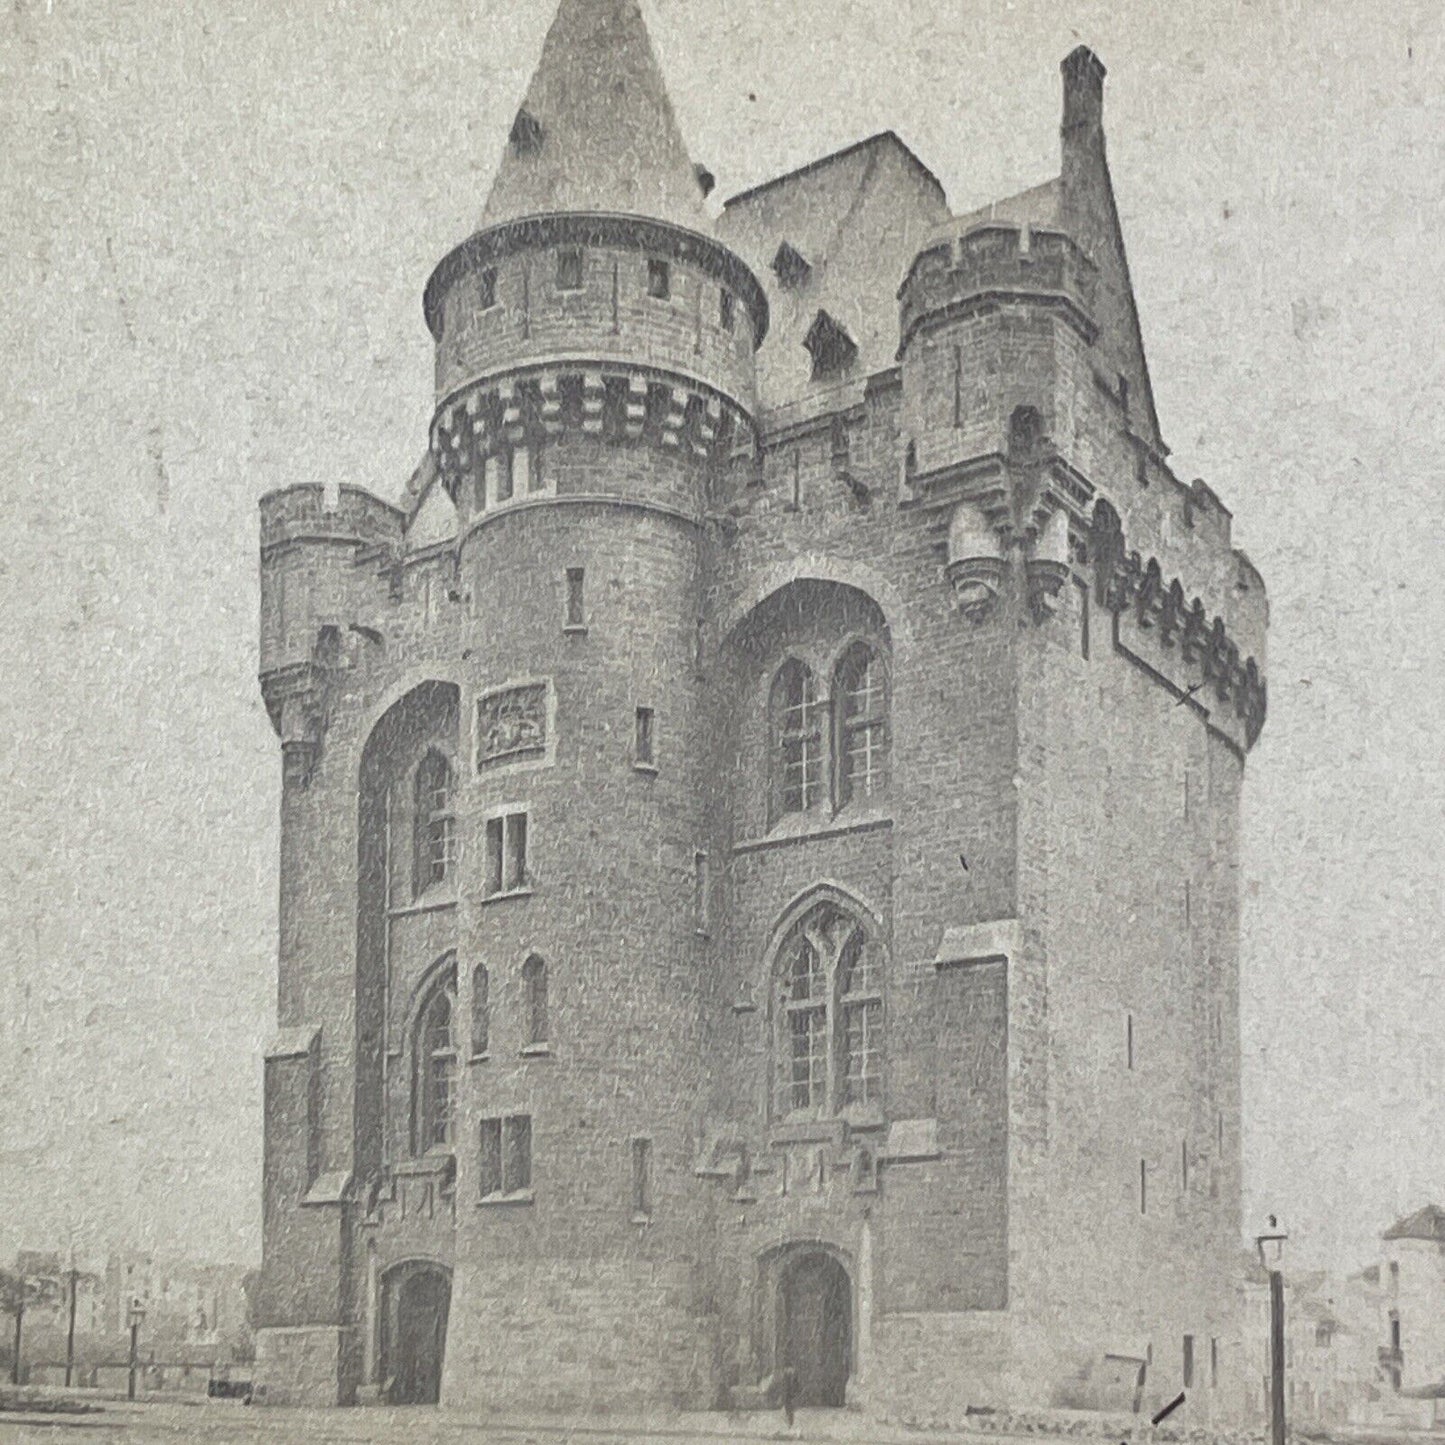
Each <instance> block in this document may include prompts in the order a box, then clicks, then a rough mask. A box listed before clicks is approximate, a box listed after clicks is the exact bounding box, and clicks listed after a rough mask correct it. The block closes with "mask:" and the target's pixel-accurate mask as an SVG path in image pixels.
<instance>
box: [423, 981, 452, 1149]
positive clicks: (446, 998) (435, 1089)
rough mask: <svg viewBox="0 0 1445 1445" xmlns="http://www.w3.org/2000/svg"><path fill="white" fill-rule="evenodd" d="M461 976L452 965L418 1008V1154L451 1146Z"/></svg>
mask: <svg viewBox="0 0 1445 1445" xmlns="http://www.w3.org/2000/svg"><path fill="white" fill-rule="evenodd" d="M456 994H457V976H456V970H455V969H448V970H447V971H446V972H445V973H444V974H443V975H442V976H441V977H440V978H439V979H438V980H437V981H436V983H435V984H433V985H432V989H431V992H430V993H429V994H428V995H427V997H426V999H425V1001H424V1002H423V1003H422V1006H421V1008H420V1009H419V1010H418V1011H417V1017H416V1025H415V1028H414V1030H413V1033H412V1076H413V1093H412V1097H413V1116H412V1148H413V1151H414V1152H415V1153H417V1154H425V1153H427V1151H428V1150H431V1149H450V1148H451V1147H452V1140H453V1124H454V1115H455V1108H456V1068H457V1050H456V1040H455V1037H454V1036H453V1033H452V1028H453V1021H454V1020H453V1016H454V1014H455V1012H456Z"/></svg>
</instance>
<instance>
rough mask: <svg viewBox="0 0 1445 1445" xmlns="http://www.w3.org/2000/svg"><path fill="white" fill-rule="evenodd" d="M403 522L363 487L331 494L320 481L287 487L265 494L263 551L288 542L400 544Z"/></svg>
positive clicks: (394, 509) (264, 553)
mask: <svg viewBox="0 0 1445 1445" xmlns="http://www.w3.org/2000/svg"><path fill="white" fill-rule="evenodd" d="M405 521H406V518H405V514H404V513H403V512H402V511H401V510H400V509H399V508H397V507H394V506H392V505H391V503H390V502H384V501H382V499H381V498H380V497H378V496H375V495H374V494H373V493H371V492H368V491H365V490H363V489H362V488H361V487H350V486H343V487H340V488H338V489H337V491H336V492H335V494H334V496H333V497H332V498H331V499H328V497H327V493H326V488H325V487H323V486H322V485H321V484H320V483H319V482H309V483H303V484H301V485H299V486H295V487H283V488H280V489H278V490H277V491H274V492H267V493H266V495H265V496H264V497H262V498H261V556H262V559H263V561H264V560H265V558H266V556H267V554H268V553H270V552H272V551H274V550H275V549H276V548H277V547H280V546H283V545H284V544H286V543H290V542H321V543H353V544H356V545H358V546H365V545H368V544H372V545H378V544H379V545H388V546H389V545H394V544H395V545H399V544H400V542H401V536H402V528H403V526H404V524H405Z"/></svg>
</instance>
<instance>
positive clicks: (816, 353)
mask: <svg viewBox="0 0 1445 1445" xmlns="http://www.w3.org/2000/svg"><path fill="white" fill-rule="evenodd" d="M803 345H804V346H806V347H807V348H808V352H809V354H810V355H811V356H812V358H813V380H814V381H827V380H830V379H831V378H833V377H835V376H841V375H842V374H843V373H844V372H845V371H847V370H848V368H849V367H850V366H852V365H853V362H854V361H855V360H856V359H857V356H858V344H857V343H856V342H855V341H854V340H853V338H852V337H851V336H849V335H848V332H847V330H846V328H844V327H843V326H841V325H839V323H838V322H836V321H835V320H834V319H833V318H832V317H831V316H829V315H828V313H827V312H826V311H820V312H819V313H818V315H817V318H816V319H815V320H814V322H813V324H812V326H810V327H809V328H808V334H807V336H806V337H804V338H803Z"/></svg>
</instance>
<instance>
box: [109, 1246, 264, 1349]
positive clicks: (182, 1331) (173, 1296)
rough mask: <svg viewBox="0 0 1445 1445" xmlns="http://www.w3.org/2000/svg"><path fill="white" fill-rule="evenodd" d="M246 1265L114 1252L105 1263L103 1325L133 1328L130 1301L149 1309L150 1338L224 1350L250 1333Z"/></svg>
mask: <svg viewBox="0 0 1445 1445" xmlns="http://www.w3.org/2000/svg"><path fill="white" fill-rule="evenodd" d="M244 1273H245V1272H244V1270H242V1269H240V1268H239V1267H237V1266H235V1265H217V1264H204V1263H196V1262H193V1261H187V1260H180V1259H175V1258H166V1257H165V1256H159V1255H154V1254H149V1253H142V1252H131V1251H126V1252H120V1253H116V1254H112V1255H111V1256H110V1258H109V1260H108V1261H107V1263H106V1268H105V1305H104V1329H105V1331H106V1332H107V1333H108V1334H110V1335H114V1336H120V1335H124V1333H125V1332H126V1330H127V1329H128V1328H129V1324H128V1321H129V1315H130V1307H131V1303H132V1301H139V1302H140V1304H141V1305H142V1306H143V1307H144V1309H145V1323H144V1326H143V1328H144V1331H145V1336H146V1339H147V1341H148V1342H151V1343H152V1344H155V1345H159V1346H160V1347H162V1348H164V1347H167V1346H178V1345H191V1346H196V1347H198V1348H200V1349H202V1350H205V1349H210V1350H220V1349H221V1348H222V1346H230V1345H234V1344H235V1342H236V1341H237V1340H238V1339H240V1338H244V1337H245V1335H246V1332H247V1323H246V1295H245V1290H244V1287H243V1283H242V1281H243V1278H244Z"/></svg>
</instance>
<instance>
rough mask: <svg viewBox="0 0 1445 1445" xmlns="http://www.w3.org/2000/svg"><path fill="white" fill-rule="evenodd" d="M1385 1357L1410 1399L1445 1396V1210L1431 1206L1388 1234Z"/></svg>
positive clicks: (1395, 1385)
mask: <svg viewBox="0 0 1445 1445" xmlns="http://www.w3.org/2000/svg"><path fill="white" fill-rule="evenodd" d="M1380 1295H1381V1304H1382V1310H1383V1314H1382V1318H1381V1319H1380V1321H1379V1324H1380V1341H1379V1359H1380V1363H1381V1365H1382V1366H1383V1367H1384V1369H1385V1371H1386V1372H1387V1375H1388V1378H1389V1384H1390V1386H1391V1388H1392V1389H1393V1390H1394V1391H1395V1392H1396V1393H1398V1394H1399V1395H1401V1396H1403V1397H1405V1398H1406V1399H1411V1398H1414V1399H1434V1398H1438V1397H1441V1396H1445V1209H1441V1208H1440V1206H1439V1205H1437V1204H1427V1205H1426V1206H1425V1207H1424V1208H1423V1209H1417V1210H1416V1211H1415V1212H1414V1213H1413V1214H1409V1215H1406V1216H1405V1218H1403V1219H1400V1220H1397V1221H1396V1222H1395V1223H1394V1224H1392V1225H1391V1226H1390V1228H1389V1229H1387V1230H1386V1231H1385V1233H1384V1237H1383V1248H1382V1250H1381V1259H1380Z"/></svg>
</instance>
